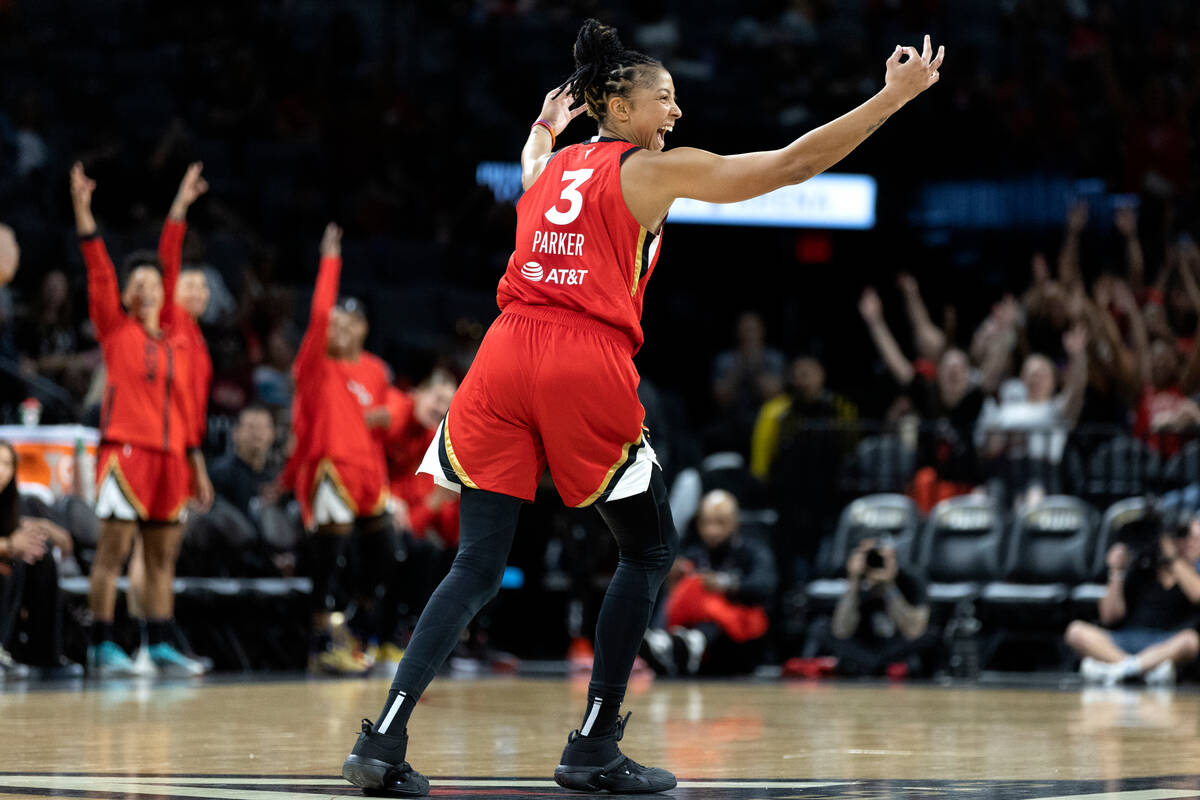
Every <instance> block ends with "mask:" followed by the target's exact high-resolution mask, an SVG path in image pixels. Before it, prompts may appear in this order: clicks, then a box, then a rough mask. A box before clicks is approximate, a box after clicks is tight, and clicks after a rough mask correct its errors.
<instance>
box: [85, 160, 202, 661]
mask: <svg viewBox="0 0 1200 800" xmlns="http://www.w3.org/2000/svg"><path fill="white" fill-rule="evenodd" d="M95 188H96V183H95V181H93V180H91V179H90V178H88V177H87V175H86V174H85V173H84V171H83V165H82V164H78V163H77V164H75V166H74V167H72V169H71V201H72V205H73V206H74V209H75V225H76V230H77V231H78V233H79V236H80V249H81V250H82V252H83V259H84V263H85V264H86V265H87V276H88V312H89V315H90V316H91V320H92V324H93V325H94V326H95V328H96V336H97V338H98V339H99V340H100V348H101V350H102V351H103V354H104V364H105V368H106V369H107V382H106V385H105V387H104V400H103V404H102V407H101V415H100V436H101V443H100V452H99V453H98V456H97V480H96V486H97V489H96V516H97V517H98V518H99V519H100V539H99V542H98V543H97V545H96V556H95V561H94V563H93V565H92V574H91V587H90V589H89V592H88V605H89V607H90V608H91V612H92V617H93V623H92V644H91V646H90V647H89V648H88V666H89V668H90V669H91V670H92V671H93V672H94V673H95V674H97V675H99V676H106V675H128V674H134V671H135V670H134V665H133V661H132V660H131V659H130V658H129V656H128V655H126V653H125V652H124V651H123V650H122V649H121V648H120V646H118V645H117V644H116V643H115V642H114V641H113V613H114V608H115V606H116V593H117V587H116V582H117V577H118V576H119V575H120V574H121V568H122V566H123V565H124V563H125V559H126V557H127V556H128V555H129V550H130V547H131V545H132V544H133V540H134V537H135V536H138V535H140V536H141V539H142V543H143V549H144V555H145V568H146V579H145V584H146V589H145V595H146V596H145V613H146V619H147V628H148V633H149V639H150V649H151V655H152V657H154V658H155V660H156V661H159V660H163V662H164V663H166V662H167V661H170V662H172V663H174V662H176V661H177V660H180V659H183V658H184V657H183V656H182V655H181V654H179V653H178V651H176V650H175V648H174V647H173V646H172V645H171V644H170V643H169V642H168V641H166V636H167V633H168V631H169V625H170V620H171V616H172V614H173V612H174V594H173V592H172V591H171V585H172V581H173V579H174V577H175V558H176V555H177V554H178V552H179V539H180V534H181V528H180V524H179V515H180V512H181V511H182V510H183V507H184V505H185V503H186V502H187V500H188V498H189V495H191V496H194V497H195V498H196V500H197V501H198V504H199V505H200V506H201V507H203V508H207V507H208V506H209V505H210V504H211V503H212V484H211V483H209V480H208V473H207V471H206V469H205V465H204V457H203V456H202V455H201V454H200V451H199V444H200V443H199V440H198V439H197V438H196V433H197V430H196V425H195V416H196V412H195V409H194V407H193V403H194V390H193V384H192V377H191V372H190V360H191V359H190V358H189V356H188V353H187V346H186V345H185V344H184V343H183V340H182V339H180V338H179V337H178V336H177V335H176V334H175V332H174V331H173V330H171V329H168V328H166V327H165V325H164V323H165V321H166V320H170V319H172V315H173V314H174V313H175V312H174V308H173V306H174V304H175V301H174V298H173V297H171V296H170V295H166V294H165V293H164V291H163V276H162V271H161V267H160V266H159V265H158V263H157V262H156V261H155V259H154V258H153V256H142V255H138V254H135V255H134V257H132V259H131V261H130V264H129V274H128V277H127V278H126V281H125V288H124V290H123V291H121V292H119V291H118V286H117V276H116V272H115V270H114V269H113V265H112V261H111V260H110V259H109V256H108V251H107V250H106V249H105V247H104V242H103V240H102V239H101V238H100V237H99V236H98V235H97V232H96V220H95V218H94V217H93V216H92V209H91V205H92V193H93V191H95ZM122 306H124V309H123V308H122Z"/></svg>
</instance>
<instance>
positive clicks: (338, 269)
mask: <svg viewBox="0 0 1200 800" xmlns="http://www.w3.org/2000/svg"><path fill="white" fill-rule="evenodd" d="M341 277H342V229H341V228H339V227H338V226H337V225H335V224H334V223H332V222H331V223H329V224H328V225H326V226H325V233H324V235H323V236H322V237H321V267H320V269H319V270H318V272H317V285H316V286H315V287H314V288H313V296H312V306H311V308H310V310H309V315H308V329H307V330H306V331H305V332H304V340H303V341H302V342H301V343H300V351H299V352H298V353H297V354H296V361H295V363H294V364H293V365H292V373H293V374H294V375H296V376H300V375H302V374H303V373H304V372H305V371H306V370H308V369H311V368H312V367H314V366H317V365H319V364H321V363H322V361H323V359H324V358H325V348H326V340H327V339H328V336H329V317H330V315H331V314H332V313H333V304H334V303H336V302H337V293H338V285H339V283H340V281H341Z"/></svg>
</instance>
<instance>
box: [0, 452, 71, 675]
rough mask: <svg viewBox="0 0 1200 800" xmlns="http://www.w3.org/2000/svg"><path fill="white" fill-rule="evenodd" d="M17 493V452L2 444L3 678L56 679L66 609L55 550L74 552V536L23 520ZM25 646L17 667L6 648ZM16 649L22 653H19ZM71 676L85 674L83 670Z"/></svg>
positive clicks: (37, 521)
mask: <svg viewBox="0 0 1200 800" xmlns="http://www.w3.org/2000/svg"><path fill="white" fill-rule="evenodd" d="M20 501H21V498H20V493H19V491H18V489H17V451H16V450H15V449H13V446H12V445H11V444H10V443H8V442H6V441H4V440H2V439H0V678H4V677H24V676H26V675H28V674H29V669H28V667H27V666H25V665H26V664H31V665H33V666H36V667H39V668H42V669H43V670H44V671H46V672H49V673H51V674H54V673H55V672H61V671H62V670H63V668H64V666H65V665H66V663H67V662H65V660H64V659H63V655H62V604H61V603H60V602H59V595H58V566H57V564H56V562H55V560H54V552H53V550H54V548H58V549H59V550H60V551H61V552H62V553H64V554H65V555H70V554H71V552H72V549H73V545H72V542H71V537H70V535H69V534H68V533H67V532H66V531H65V530H63V529H62V528H61V527H59V526H58V525H56V524H54V523H53V522H51V521H50V520H48V519H43V518H34V517H23V516H22V515H21V513H20ZM18 630H20V631H21V632H22V634H23V637H22V638H23V641H22V642H21V643H20V647H19V649H17V656H18V657H20V658H21V661H22V662H24V663H17V661H16V660H14V658H13V656H12V655H11V654H10V653H9V651H8V650H7V649H6V648H9V647H14V642H16V640H17V637H16V633H17V631H18ZM14 649H16V648H15V647H14ZM67 674H82V669H81V668H80V667H79V665H75V671H74V672H73V673H67Z"/></svg>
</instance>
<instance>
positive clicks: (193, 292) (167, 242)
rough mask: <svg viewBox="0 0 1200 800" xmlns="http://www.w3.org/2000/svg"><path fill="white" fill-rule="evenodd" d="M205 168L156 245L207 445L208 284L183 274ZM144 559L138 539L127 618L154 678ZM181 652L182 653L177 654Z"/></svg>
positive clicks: (187, 184) (186, 667)
mask: <svg viewBox="0 0 1200 800" xmlns="http://www.w3.org/2000/svg"><path fill="white" fill-rule="evenodd" d="M203 169H204V165H203V164H201V163H200V162H198V161H197V162H196V163H194V164H190V165H189V166H188V168H187V171H186V172H185V173H184V176H183V180H181V181H180V183H179V190H178V191H177V192H176V194H175V199H174V200H173V201H172V202H171V208H170V210H169V211H168V212H167V218H166V220H165V221H164V222H163V228H162V234H161V235H160V236H159V239H158V263H159V264H160V265H161V266H162V271H163V274H162V280H163V295H164V296H165V297H172V298H174V300H175V303H174V304H173V305H166V306H164V308H163V318H162V326H163V330H165V331H167V333H168V334H169V335H171V336H172V337H173V338H174V339H176V340H177V341H179V342H180V343H181V345H182V348H181V355H182V356H184V357H186V359H187V363H188V374H189V375H190V376H191V381H190V383H191V387H192V411H193V412H194V413H193V423H192V424H193V427H194V431H193V433H192V438H193V439H194V440H195V441H197V442H203V441H204V434H205V432H206V431H207V429H208V389H209V385H210V384H211V383H212V357H211V356H210V355H209V352H208V344H207V343H206V342H205V341H204V334H203V333H202V332H201V331H200V324H199V320H200V317H201V316H203V314H204V311H205V309H206V308H208V300H209V290H208V279H207V278H206V277H205V275H204V270H202V269H194V268H193V269H186V270H185V269H183V239H184V236H185V235H186V234H187V212H188V209H189V208H190V207H191V204H192V203H193V202H195V200H196V199H197V198H199V197H200V196H201V195H203V194H204V193H205V192H207V191H208V182H207V181H205V180H204V178H203V177H202V176H201V172H202V171H203ZM145 576H146V571H145V556H144V554H143V547H142V540H141V539H140V538H139V539H138V540H137V541H136V543H135V544H134V547H133V555H132V556H131V557H130V559H129V590H128V592H127V593H126V595H125V602H126V605H127V606H128V608H129V615H130V616H131V617H134V618H136V619H138V620H140V621H141V623H142V626H143V627H142V647H141V648H139V650H138V652H137V653H136V654H135V655H134V658H133V662H134V664H135V665H136V666H137V667H138V669H139V671H141V672H145V673H147V674H153V671H154V669H155V666H156V665H155V664H154V663H153V662H154V659H153V657H152V656H151V655H150V647H149V645H150V631H149V625H148V623H147V619H146V610H145V589H146V585H145ZM159 590H160V591H171V592H173V591H174V587H173V585H172V584H164V585H162V586H161V587H160V588H159ZM176 652H178V651H176ZM180 656H181V660H178V661H177V662H176V663H170V664H166V663H164V664H161V665H159V666H163V667H165V668H167V669H169V670H170V671H172V672H183V673H187V674H190V675H199V674H202V673H204V672H206V671H207V669H208V667H207V665H205V664H204V662H202V661H201V660H199V659H195V658H191V657H189V656H186V655H183V654H180Z"/></svg>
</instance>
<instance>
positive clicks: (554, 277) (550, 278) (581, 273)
mask: <svg viewBox="0 0 1200 800" xmlns="http://www.w3.org/2000/svg"><path fill="white" fill-rule="evenodd" d="M521 274H522V275H524V276H525V277H526V278H527V279H528V280H531V281H533V282H534V283H539V282H541V281H542V280H545V282H546V283H558V284H564V285H566V286H578V285H579V284H581V283H583V279H584V278H586V277H587V274H588V270H586V269H554V268H551V269H549V270H544V269H542V265H541V264H539V263H537V262H536V261H526V262H525V264H524V266H522V267H521Z"/></svg>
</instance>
